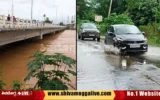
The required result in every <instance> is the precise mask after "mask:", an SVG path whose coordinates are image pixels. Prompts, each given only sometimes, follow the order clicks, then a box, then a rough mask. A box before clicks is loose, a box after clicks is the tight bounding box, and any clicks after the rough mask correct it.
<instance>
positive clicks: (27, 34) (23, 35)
mask: <svg viewBox="0 0 160 100" xmlns="http://www.w3.org/2000/svg"><path fill="white" fill-rule="evenodd" d="M11 19H12V18H11ZM69 26H70V25H69ZM72 26H74V25H72ZM67 28H68V25H67V26H66V25H65V26H60V25H53V24H49V23H44V22H39V21H38V20H33V21H32V23H31V21H29V20H25V19H19V18H16V22H15V23H14V22H13V21H12V20H11V21H7V16H4V15H0V46H2V45H5V44H9V43H13V42H16V41H21V40H25V39H29V38H33V37H40V39H43V35H45V34H49V33H56V32H57V31H63V30H65V29H67Z"/></svg>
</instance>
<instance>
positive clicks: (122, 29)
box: [115, 26, 141, 35]
mask: <svg viewBox="0 0 160 100" xmlns="http://www.w3.org/2000/svg"><path fill="white" fill-rule="evenodd" d="M115 30H116V34H118V35H124V34H135V35H137V34H141V32H140V30H139V29H138V28H137V27H136V26H118V27H115Z"/></svg>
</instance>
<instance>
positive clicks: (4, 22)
mask: <svg viewBox="0 0 160 100" xmlns="http://www.w3.org/2000/svg"><path fill="white" fill-rule="evenodd" d="M2 18H3V25H5V24H6V19H5V15H3V16H2Z"/></svg>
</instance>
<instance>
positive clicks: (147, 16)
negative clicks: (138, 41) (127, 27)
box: [127, 0, 158, 26]
mask: <svg viewBox="0 0 160 100" xmlns="http://www.w3.org/2000/svg"><path fill="white" fill-rule="evenodd" d="M127 8H128V9H127V11H128V13H129V16H130V17H131V19H132V20H133V21H134V23H135V24H136V25H137V26H139V25H147V24H148V23H152V22H155V19H156V14H157V11H158V2H157V0H138V1H137V0H127Z"/></svg>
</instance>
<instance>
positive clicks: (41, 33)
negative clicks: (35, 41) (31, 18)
mask: <svg viewBox="0 0 160 100" xmlns="http://www.w3.org/2000/svg"><path fill="white" fill-rule="evenodd" d="M39 33H40V34H39V35H40V39H43V32H42V30H40V32H39Z"/></svg>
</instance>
